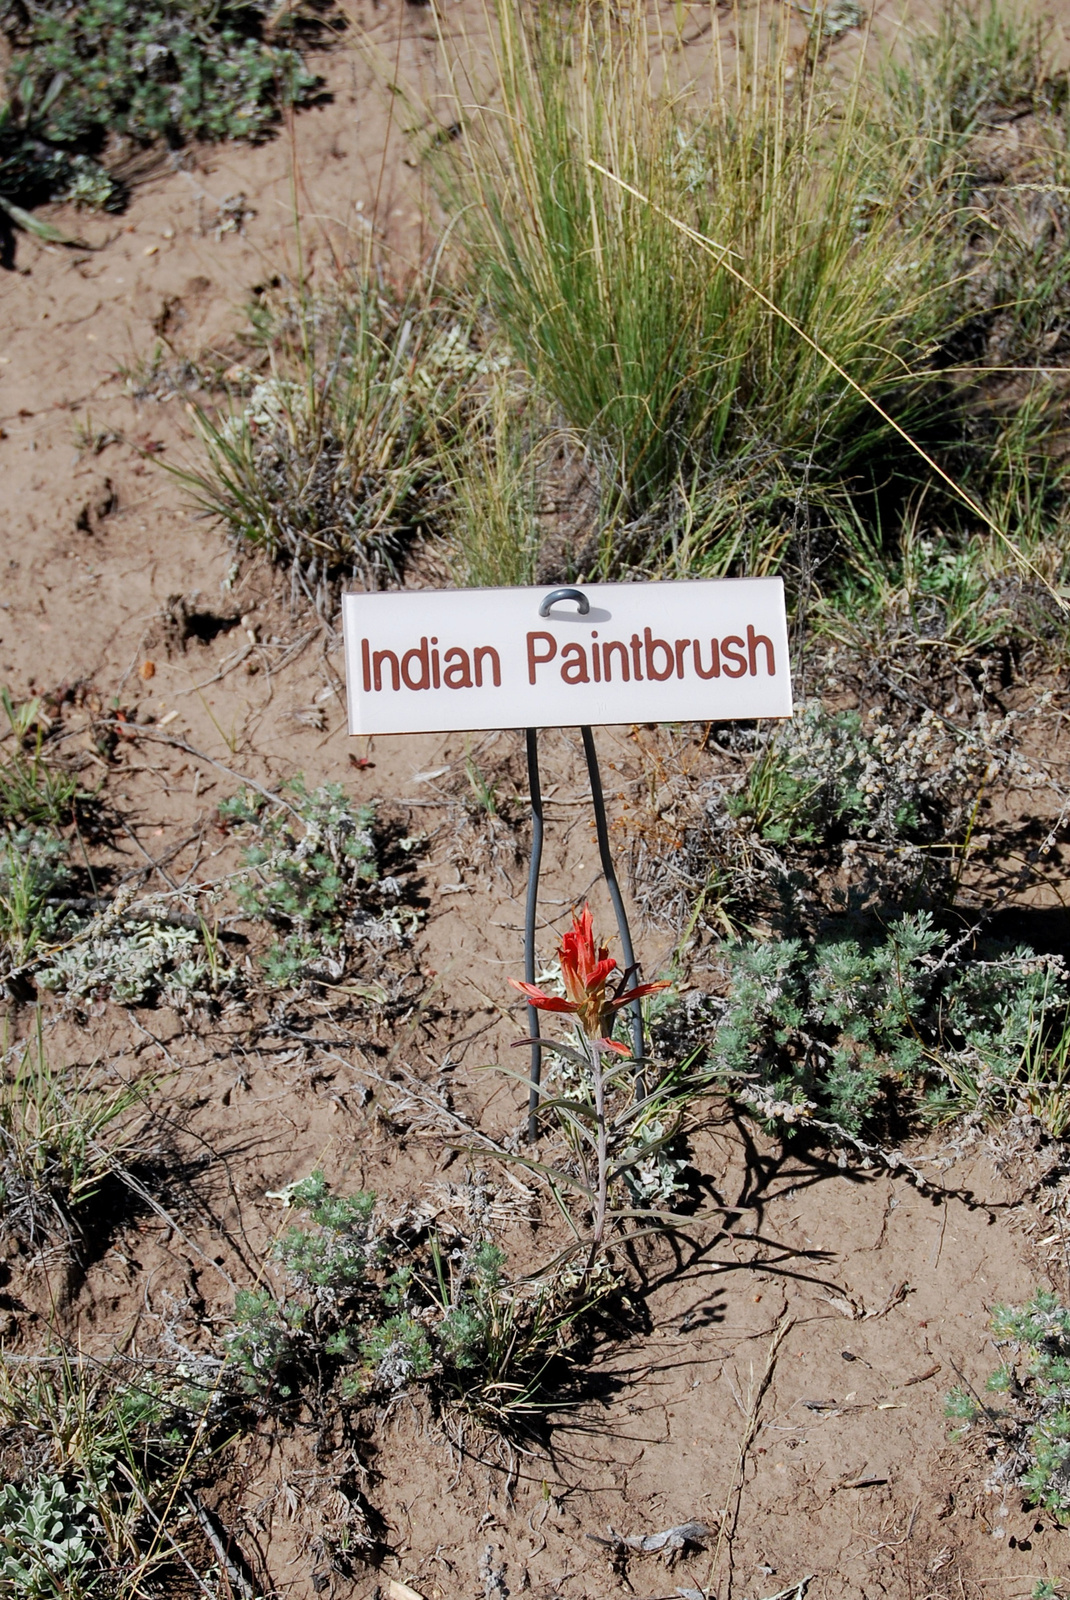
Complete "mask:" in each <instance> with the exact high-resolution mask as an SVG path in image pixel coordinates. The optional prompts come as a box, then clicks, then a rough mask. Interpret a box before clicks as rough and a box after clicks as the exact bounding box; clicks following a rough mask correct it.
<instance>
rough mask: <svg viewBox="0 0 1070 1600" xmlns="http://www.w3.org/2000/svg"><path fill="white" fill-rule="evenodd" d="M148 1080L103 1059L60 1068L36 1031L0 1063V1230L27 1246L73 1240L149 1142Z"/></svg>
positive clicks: (83, 1229)
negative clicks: (142, 1113)
mask: <svg viewBox="0 0 1070 1600" xmlns="http://www.w3.org/2000/svg"><path fill="white" fill-rule="evenodd" d="M146 1088H147V1084H146V1083H145V1082H144V1081H142V1082H133V1083H128V1082H124V1081H123V1080H122V1079H116V1078H115V1077H114V1076H113V1075H111V1074H109V1073H108V1072H107V1071H106V1070H104V1069H103V1068H102V1067H100V1066H99V1065H96V1066H93V1067H90V1068H88V1069H86V1070H84V1071H81V1072H74V1071H70V1070H65V1069H63V1068H59V1067H56V1066H55V1065H53V1063H52V1062H51V1061H50V1060H49V1059H48V1056H47V1054H46V1051H45V1046H44V1039H43V1036H42V1034H41V1031H40V1028H38V1031H37V1034H36V1036H35V1037H34V1038H33V1039H32V1040H31V1041H30V1042H29V1043H28V1044H27V1045H26V1046H25V1047H24V1048H22V1049H21V1051H20V1050H16V1051H14V1053H13V1054H12V1053H11V1052H8V1053H7V1056H6V1058H5V1060H4V1062H3V1066H2V1069H0V1217H2V1222H0V1230H2V1231H3V1232H4V1233H8V1234H13V1235H15V1236H16V1237H18V1238H19V1239H22V1240H23V1241H24V1242H26V1243H27V1244H29V1245H40V1244H42V1243H46V1242H48V1241H49V1240H50V1239H56V1238H58V1239H60V1240H62V1241H65V1242H66V1243H68V1244H71V1243H75V1242H77V1240H78V1239H79V1238H80V1237H81V1235H82V1234H83V1233H84V1231H85V1224H86V1219H87V1218H88V1217H89V1216H91V1214H92V1211H93V1206H94V1202H95V1200H96V1199H97V1197H98V1196H99V1194H100V1193H101V1190H102V1188H103V1187H104V1186H105V1185H106V1184H107V1183H108V1182H109V1180H110V1179H111V1178H112V1177H113V1176H114V1174H115V1171H116V1168H117V1166H118V1165H125V1163H127V1162H129V1161H135V1162H136V1161H137V1158H138V1156H139V1154H141V1153H142V1152H143V1150H144V1148H145V1129H144V1119H143V1118H141V1117H139V1116H138V1115H136V1113H135V1108H136V1107H138V1106H139V1105H141V1104H143V1100H144V1095H145V1091H146Z"/></svg>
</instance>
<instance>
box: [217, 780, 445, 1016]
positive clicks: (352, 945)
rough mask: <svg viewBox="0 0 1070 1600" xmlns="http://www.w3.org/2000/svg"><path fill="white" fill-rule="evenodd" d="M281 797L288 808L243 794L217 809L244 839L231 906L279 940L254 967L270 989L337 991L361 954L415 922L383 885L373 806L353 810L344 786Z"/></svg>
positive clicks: (394, 883)
mask: <svg viewBox="0 0 1070 1600" xmlns="http://www.w3.org/2000/svg"><path fill="white" fill-rule="evenodd" d="M286 794H287V795H288V796H289V797H290V799H291V800H292V804H291V803H290V800H287V802H286V804H284V805H282V806H273V805H271V804H270V803H269V802H266V801H265V800H264V799H263V797H262V796H260V795H258V794H255V793H253V792H252V791H248V792H244V793H241V794H238V795H236V796H235V797H234V798H233V799H232V800H228V801H225V802H224V804H223V805H222V806H221V807H220V816H221V817H222V818H223V820H224V821H225V822H226V823H228V824H229V825H230V826H231V827H234V828H237V829H241V830H242V831H243V833H244V834H245V835H246V837H247V839H248V843H247V844H246V847H245V864H246V867H247V868H248V872H247V874H246V876H245V877H244V878H243V879H241V880H240V881H239V883H238V885H237V888H236V894H237V898H238V901H239V904H240V905H241V908H242V910H243V911H244V912H245V914H246V915H247V916H248V917H250V918H253V919H257V920H262V921H264V922H267V923H268V924H269V925H270V926H271V927H273V928H275V929H277V930H278V931H279V934H280V937H278V938H276V940H275V941H274V942H273V943H272V945H271V947H270V949H269V950H268V951H266V952H265V954H264V956H263V957H262V962H261V964H262V968H263V973H264V977H265V979H266V981H267V983H268V984H269V986H270V987H272V988H286V987H292V986H294V985H295V984H299V983H301V982H302V981H303V980H305V979H313V980H315V979H316V978H320V979H323V978H326V979H329V980H330V981H331V982H337V981H338V980H339V979H340V978H341V977H342V976H343V974H344V973H345V971H346V967H347V963H348V962H349V961H350V959H351V958H352V957H353V956H354V955H355V954H356V953H357V952H358V950H360V949H361V947H362V946H364V947H367V946H368V945H371V944H379V945H380V946H382V945H384V944H385V945H390V944H396V943H397V942H398V941H399V940H400V939H402V938H403V937H404V936H405V934H406V932H408V931H410V930H411V928H412V926H413V923H414V920H415V913H413V912H407V911H406V910H405V909H404V908H402V907H401V906H400V905H399V900H400V896H401V885H400V884H399V882H398V880H397V879H396V878H394V877H390V876H387V877H381V876H380V870H379V855H378V847H377V844H376V838H375V834H374V831H373V824H374V821H375V811H374V808H373V807H371V806H358V807H354V806H353V803H352V801H351V800H350V799H349V797H348V796H347V794H346V792H345V790H344V789H343V787H342V785H341V784H334V783H329V784H324V785H322V786H321V787H320V788H318V789H313V790H311V791H309V790H306V788H305V787H304V784H303V782H302V780H301V779H300V777H298V778H296V779H294V780H293V781H292V782H291V783H290V784H288V785H287V786H286Z"/></svg>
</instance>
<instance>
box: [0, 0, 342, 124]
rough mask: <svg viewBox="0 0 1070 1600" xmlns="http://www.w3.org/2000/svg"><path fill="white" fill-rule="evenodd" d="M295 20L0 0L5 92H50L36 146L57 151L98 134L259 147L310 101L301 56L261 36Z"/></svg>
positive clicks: (192, 7) (258, 10) (254, 7)
mask: <svg viewBox="0 0 1070 1600" xmlns="http://www.w3.org/2000/svg"><path fill="white" fill-rule="evenodd" d="M293 15H294V14H293V12H292V11H290V10H287V11H286V12H284V13H280V12H279V11H278V9H277V8H276V7H273V6H271V5H270V4H269V3H266V0H239V3H238V4H236V5H229V6H226V7H219V6H215V5H212V4H211V3H210V0H150V3H149V4H148V5H146V6H143V7H140V8H138V9H137V11H131V9H130V7H129V6H128V5H126V4H125V3H124V0H79V3H78V4H77V5H75V6H73V7H72V6H68V5H65V4H63V0H25V3H23V0H19V3H16V0H3V3H2V4H0V29H2V31H3V32H4V33H5V34H6V36H7V39H8V41H9V43H10V44H11V45H13V46H14V52H13V54H12V57H11V63H10V66H9V68H8V84H9V87H10V88H11V89H14V90H15V91H16V92H17V93H18V94H19V95H20V96H21V97H22V98H23V100H30V101H31V102H32V99H33V97H34V91H35V88H36V86H37V85H39V84H43V85H54V86H56V87H55V88H54V89H53V90H52V92H51V93H50V94H49V96H48V97H47V101H46V102H43V103H42V104H41V106H40V108H39V110H38V112H37V115H36V116H35V117H34V119H33V131H34V133H35V134H36V136H37V137H38V138H42V139H44V140H46V141H48V143H49V144H51V145H53V146H56V147H59V148H60V149H61V150H62V149H71V148H78V147H84V146H88V147H92V146H94V145H95V144H96V143H98V142H99V140H100V139H101V137H102V136H103V135H104V134H116V133H122V134H126V135H128V136H129V137H131V138H132V139H134V140H137V141H139V142H141V143H146V142H148V141H150V140H154V139H163V140H166V141H167V142H168V143H170V144H178V143H181V142H183V141H185V140H188V139H260V138H263V137H264V135H265V134H266V133H267V132H268V131H269V130H270V128H271V126H272V124H273V123H274V122H275V121H276V120H277V119H278V115H279V108H280V106H283V105H290V104H298V103H300V102H301V101H303V100H307V99H308V98H309V95H310V94H311V93H312V91H313V90H314V88H315V87H316V82H317V80H316V79H315V78H314V77H313V76H311V75H310V74H309V73H308V72H307V71H306V70H305V68H304V66H303V64H302V61H301V57H300V55H299V54H298V52H297V51H296V50H295V49H294V48H293V47H292V46H289V45H285V44H278V43H275V42H269V41H268V39H267V38H266V37H265V33H266V31H267V23H268V19H269V18H273V19H274V21H275V22H276V24H278V25H279V26H277V27H276V28H275V30H274V33H273V35H272V38H273V39H274V38H275V37H277V35H278V32H279V31H280V27H281V31H282V32H283V33H284V34H285V32H286V30H287V27H289V28H291V29H292V26H293Z"/></svg>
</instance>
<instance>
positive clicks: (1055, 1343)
mask: <svg viewBox="0 0 1070 1600" xmlns="http://www.w3.org/2000/svg"><path fill="white" fill-rule="evenodd" d="M989 1326H990V1328H991V1331H992V1335H993V1338H994V1340H995V1343H996V1347H997V1349H999V1350H1000V1351H1001V1353H1002V1352H1006V1353H1007V1356H1008V1357H1009V1359H1004V1360H1003V1361H1002V1362H1001V1364H1000V1365H999V1366H998V1367H997V1368H996V1369H995V1371H994V1372H993V1373H992V1374H991V1376H990V1377H989V1379H988V1383H987V1386H986V1387H987V1390H988V1393H989V1394H990V1395H1002V1396H1004V1397H1005V1399H1004V1404H1003V1405H1002V1406H1001V1405H998V1404H997V1403H996V1402H995V1401H994V1400H993V1401H988V1400H985V1399H982V1397H981V1396H979V1395H977V1394H975V1393H973V1392H972V1391H970V1390H968V1389H965V1388H963V1387H959V1388H956V1389H953V1390H952V1391H951V1394H950V1395H949V1396H948V1399H947V1405H946V1412H947V1415H948V1417H949V1418H951V1419H952V1420H953V1421H954V1422H956V1423H958V1424H960V1426H959V1427H958V1428H957V1429H956V1430H955V1437H957V1438H960V1439H961V1438H964V1437H965V1436H966V1435H967V1434H968V1433H969V1432H970V1431H971V1430H972V1429H982V1430H983V1431H984V1433H985V1436H986V1442H987V1446H988V1450H989V1453H990V1455H992V1456H993V1457H994V1458H995V1462H996V1468H995V1473H994V1477H993V1481H994V1482H996V1483H1002V1484H1008V1485H1009V1484H1018V1485H1020V1486H1021V1488H1022V1489H1023V1490H1024V1491H1025V1494H1026V1497H1027V1499H1028V1501H1029V1503H1030V1504H1031V1505H1035V1506H1040V1507H1042V1508H1043V1509H1044V1510H1045V1511H1048V1512H1050V1513H1051V1515H1052V1516H1054V1517H1055V1518H1056V1519H1057V1520H1058V1521H1059V1522H1064V1523H1065V1522H1070V1311H1068V1310H1067V1309H1066V1307H1065V1306H1063V1305H1062V1304H1061V1303H1060V1301H1059V1299H1058V1296H1057V1295H1054V1294H1050V1293H1048V1292H1047V1291H1045V1290H1038V1291H1037V1293H1036V1294H1035V1295H1034V1297H1033V1299H1032V1300H1030V1301H1029V1302H1028V1304H1026V1305H1024V1306H1008V1305H997V1306H994V1307H993V1308H992V1318H991V1322H990V1324H989Z"/></svg>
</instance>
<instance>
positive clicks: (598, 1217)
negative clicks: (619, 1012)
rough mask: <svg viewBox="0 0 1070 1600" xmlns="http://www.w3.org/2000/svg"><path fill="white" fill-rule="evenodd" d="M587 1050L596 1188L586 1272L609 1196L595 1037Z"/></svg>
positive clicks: (600, 1235)
mask: <svg viewBox="0 0 1070 1600" xmlns="http://www.w3.org/2000/svg"><path fill="white" fill-rule="evenodd" d="M587 1043H588V1048H589V1049H590V1052H591V1083H592V1087H593V1089H594V1116H595V1128H596V1145H595V1155H596V1160H597V1163H598V1188H597V1193H596V1199H595V1208H594V1231H593V1233H592V1235H591V1249H590V1253H589V1255H588V1258H587V1271H588V1272H590V1271H591V1270H592V1268H593V1267H594V1265H595V1261H596V1259H597V1257H598V1256H599V1254H600V1253H601V1250H602V1243H603V1240H604V1237H605V1231H606V1210H607V1206H608V1199H609V1135H608V1131H607V1129H606V1085H605V1077H604V1074H603V1072H602V1046H601V1045H600V1043H599V1042H598V1040H597V1039H588V1041H587Z"/></svg>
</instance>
